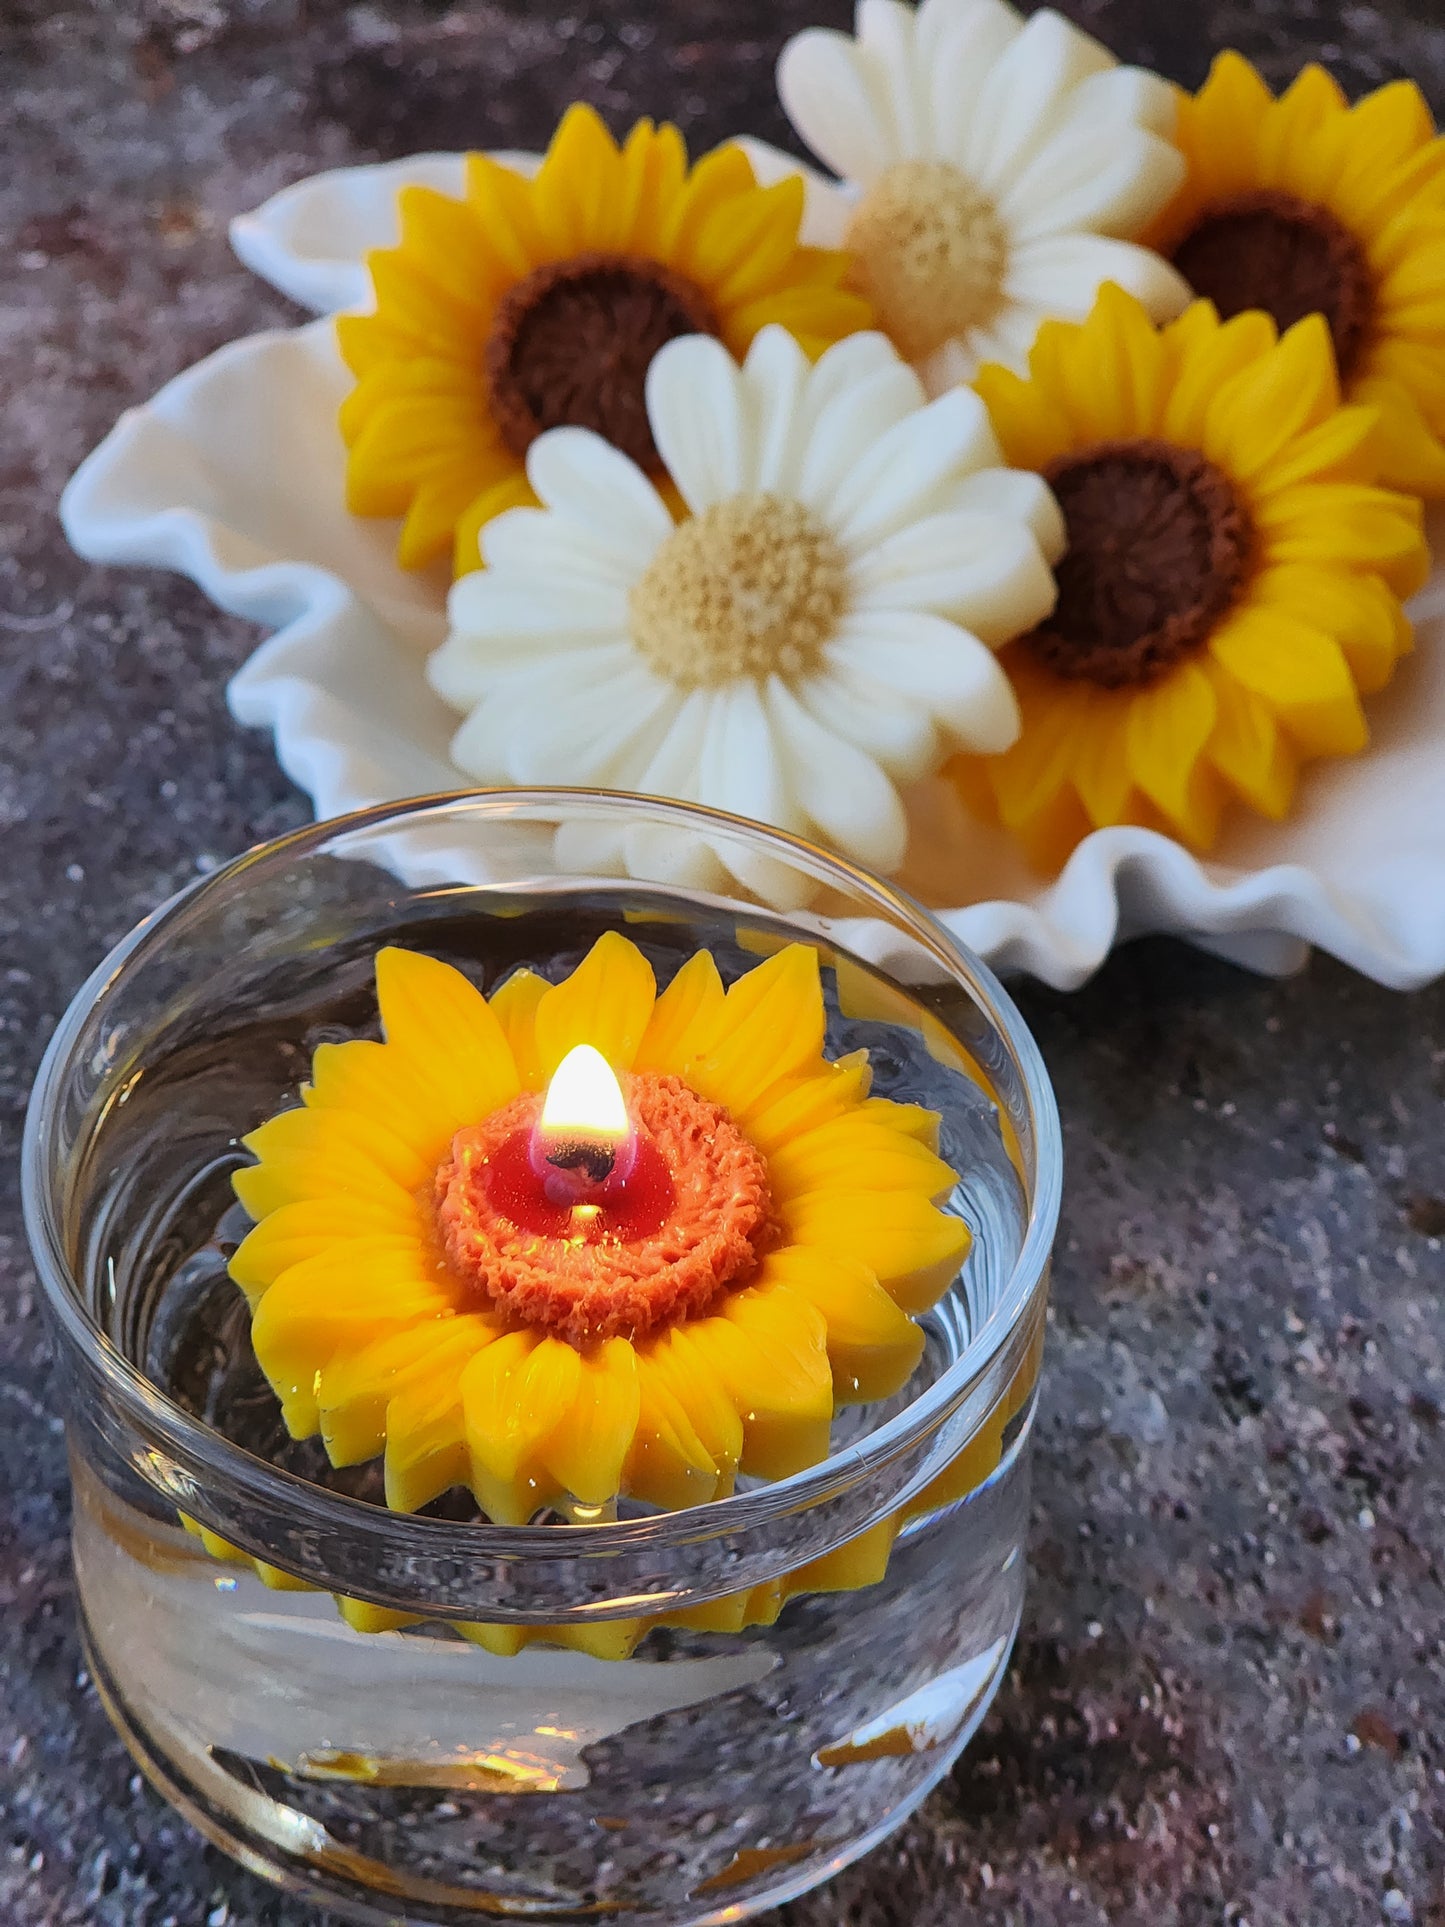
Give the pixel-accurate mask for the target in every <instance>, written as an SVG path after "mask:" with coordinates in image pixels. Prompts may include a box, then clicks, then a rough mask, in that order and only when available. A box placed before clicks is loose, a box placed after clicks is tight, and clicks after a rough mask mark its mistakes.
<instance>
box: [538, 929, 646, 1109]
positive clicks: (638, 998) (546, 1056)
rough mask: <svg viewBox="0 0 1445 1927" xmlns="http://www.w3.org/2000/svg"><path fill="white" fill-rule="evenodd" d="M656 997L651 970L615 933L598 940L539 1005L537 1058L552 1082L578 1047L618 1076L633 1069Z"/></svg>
mask: <svg viewBox="0 0 1445 1927" xmlns="http://www.w3.org/2000/svg"><path fill="white" fill-rule="evenodd" d="M656 996H657V980H656V978H655V977H654V976H653V974H652V965H651V964H650V963H649V962H648V961H647V959H646V957H644V956H643V954H642V952H641V951H640V950H639V949H638V948H637V945H636V944H635V943H629V942H628V940H627V938H626V937H623V936H620V935H619V934H618V933H617V932H616V931H615V930H608V931H606V932H605V933H604V934H603V935H602V936H600V937H599V938H598V939H597V941H596V943H595V944H593V946H592V948H591V950H589V951H588V953H587V955H586V956H585V957H584V958H583V959H582V961H581V963H580V964H578V966H577V968H576V969H575V970H574V971H573V972H572V974H571V976H570V977H568V978H567V979H566V980H565V981H564V982H562V983H560V984H554V985H553V986H552V988H551V989H550V990H548V992H547V994H546V996H545V997H543V998H541V999H540V1001H539V1002H538V1004H537V1012H536V1039H537V1058H538V1061H539V1063H540V1064H541V1067H542V1074H543V1076H544V1078H546V1077H550V1076H551V1075H552V1073H553V1071H555V1070H556V1068H557V1066H558V1065H559V1064H560V1063H561V1061H562V1059H563V1058H564V1057H565V1056H566V1055H567V1053H568V1051H569V1050H571V1049H572V1048H573V1047H574V1045H577V1044H591V1046H592V1047H593V1049H594V1050H599V1051H601V1053H602V1055H603V1056H604V1057H605V1058H606V1059H607V1061H608V1063H609V1064H610V1065H611V1066H612V1068H613V1070H614V1071H626V1070H631V1068H632V1064H633V1060H634V1059H635V1057H636V1055H637V1048H638V1045H639V1044H640V1043H641V1042H642V1039H643V1036H644V1035H645V1033H646V1030H647V1026H648V1022H649V1020H650V1019H651V1016H652V1010H653V1004H654V1002H655V1001H656Z"/></svg>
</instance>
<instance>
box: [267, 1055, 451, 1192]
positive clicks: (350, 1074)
mask: <svg viewBox="0 0 1445 1927" xmlns="http://www.w3.org/2000/svg"><path fill="white" fill-rule="evenodd" d="M301 1096H302V1100H303V1101H304V1102H305V1103H306V1104H307V1105H308V1106H309V1107H310V1108H311V1109H313V1110H323V1111H335V1110H345V1111H359V1112H360V1113H361V1114H362V1115H363V1116H367V1117H372V1118H376V1119H383V1118H384V1119H385V1121H386V1128H387V1130H388V1131H390V1132H391V1133H392V1134H393V1135H394V1136H396V1137H399V1138H401V1139H402V1140H403V1142H404V1143H406V1144H408V1145H410V1146H412V1148H413V1149H414V1150H415V1151H416V1153H417V1156H418V1158H419V1159H420V1160H421V1162H422V1164H423V1165H424V1166H425V1165H430V1166H431V1167H432V1168H433V1169H435V1167H436V1165H437V1164H438V1163H439V1162H440V1160H441V1159H442V1158H443V1157H444V1156H445V1154H446V1151H447V1149H448V1147H449V1146H450V1144H451V1141H452V1139H453V1137H454V1136H455V1135H456V1133H457V1132H458V1131H459V1130H460V1129H461V1128H462V1126H463V1125H464V1124H471V1123H475V1122H476V1120H475V1118H473V1117H470V1116H468V1115H466V1114H465V1113H463V1114H460V1115H459V1114H458V1113H457V1111H456V1110H455V1109H454V1108H452V1107H451V1106H450V1105H449V1104H448V1103H447V1101H446V1098H445V1095H444V1094H443V1093H441V1092H439V1091H438V1090H437V1088H436V1087H435V1085H433V1084H429V1083H428V1082H427V1081H426V1080H425V1079H424V1078H422V1077H420V1076H419V1075H418V1074H417V1071H416V1069H415V1067H414V1065H413V1064H412V1063H411V1061H410V1060H409V1059H408V1058H407V1057H406V1056H405V1055H404V1054H403V1053H402V1052H401V1051H399V1050H397V1049H396V1048H395V1046H394V1045H391V1044H375V1043H371V1042H370V1041H368V1040H366V1039H364V1038H357V1039H355V1040H354V1041H353V1042H351V1043H347V1044H318V1046H317V1047H316V1051H315V1053H314V1054H313V1056H312V1059H311V1082H310V1083H309V1084H308V1085H305V1086H304V1087H303V1089H302V1092H301Z"/></svg>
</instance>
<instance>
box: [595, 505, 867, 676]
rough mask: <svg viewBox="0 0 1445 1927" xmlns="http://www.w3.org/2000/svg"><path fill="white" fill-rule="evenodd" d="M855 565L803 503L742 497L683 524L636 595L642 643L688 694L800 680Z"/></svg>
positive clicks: (651, 663)
mask: <svg viewBox="0 0 1445 1927" xmlns="http://www.w3.org/2000/svg"><path fill="white" fill-rule="evenodd" d="M847 588H848V579H847V562H846V559H845V557H844V555H843V551H842V549H841V548H840V547H839V545H838V542H837V539H836V538H835V537H834V535H833V533H832V531H831V530H830V529H828V528H827V527H825V526H824V524H823V523H822V522H821V521H819V519H818V518H817V516H815V515H814V514H813V512H812V510H811V509H809V508H807V507H805V506H804V504H803V503H801V502H797V501H792V500H789V499H786V498H784V497H782V496H777V495H770V494H767V493H761V494H756V495H735V496H732V497H730V498H729V500H727V501H725V502H719V503H716V504H715V505H714V506H713V507H712V508H709V509H704V510H703V512H702V514H701V515H694V516H692V517H691V518H690V519H689V520H688V521H686V522H681V523H679V525H678V526H677V528H676V529H675V530H674V531H673V533H672V534H671V535H670V536H668V538H667V540H666V541H665V542H664V543H663V545H662V547H661V548H660V549H659V550H658V551H657V554H656V555H655V556H654V557H653V558H652V561H651V562H650V563H649V564H648V565H647V568H646V569H645V570H644V571H643V573H642V575H641V576H639V577H638V580H637V582H636V584H635V585H634V587H633V590H632V596H631V615H632V638H633V641H634V643H635V644H636V647H637V651H638V654H639V655H640V656H641V657H642V658H643V660H644V661H645V662H646V663H647V665H648V667H649V668H650V669H652V670H654V671H655V672H656V673H657V674H658V675H659V676H663V677H665V678H666V679H667V680H668V681H669V682H673V683H677V684H678V685H679V686H680V687H681V688H684V689H698V688H703V687H717V686H719V685H721V684H723V683H728V682H734V681H736V680H737V679H739V678H740V677H744V676H754V677H758V678H766V677H768V676H771V675H780V676H784V677H787V678H789V679H790V680H791V679H794V678H796V677H798V676H802V675H806V674H807V673H808V671H809V670H811V669H814V668H816V667H817V665H818V661H819V659H820V657H821V654H822V650H823V645H824V644H825V643H826V642H827V641H828V639H829V637H830V636H831V635H832V634H833V631H834V629H835V628H836V627H837V625H838V620H839V617H840V616H841V615H842V613H843V610H844V607H845V606H846V602H847Z"/></svg>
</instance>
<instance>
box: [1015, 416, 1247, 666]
mask: <svg viewBox="0 0 1445 1927" xmlns="http://www.w3.org/2000/svg"><path fill="white" fill-rule="evenodd" d="M1047 479H1048V481H1049V484H1050V486H1051V487H1052V489H1053V491H1054V494H1055V495H1056V496H1057V497H1058V502H1059V506H1060V508H1061V509H1062V510H1063V513H1064V520H1065V522H1066V524H1067V526H1068V544H1069V545H1068V549H1067V551H1066V553H1065V555H1064V558H1063V560H1062V561H1061V562H1060V563H1059V565H1058V567H1057V568H1056V570H1055V571H1054V573H1055V575H1056V577H1057V579H1058V585H1059V599H1058V603H1057V606H1056V607H1055V609H1054V612H1053V614H1052V615H1051V616H1050V617H1049V618H1048V620H1047V621H1046V622H1042V623H1040V624H1039V626H1038V628H1036V629H1034V630H1032V631H1030V633H1029V635H1028V636H1027V637H1025V639H1024V641H1025V645H1026V646H1027V647H1028V648H1029V649H1031V650H1032V651H1033V653H1034V654H1035V655H1036V656H1038V657H1039V658H1041V660H1042V661H1043V662H1045V663H1046V664H1047V665H1048V667H1049V668H1050V669H1052V670H1053V671H1054V672H1055V674H1056V675H1060V676H1067V677H1069V678H1071V679H1082V680H1084V681H1088V682H1094V683H1098V684H1100V685H1101V686H1102V687H1103V688H1105V689H1123V688H1127V687H1129V686H1131V685H1133V686H1138V685H1142V684H1145V683H1149V682H1153V681H1154V680H1155V679H1156V678H1157V677H1159V676H1161V675H1163V674H1164V673H1165V672H1166V671H1167V670H1169V669H1171V668H1172V667H1173V666H1174V664H1175V663H1177V662H1179V661H1181V660H1182V659H1183V658H1184V657H1185V656H1188V655H1190V654H1191V653H1192V652H1193V651H1194V650H1196V649H1198V648H1199V646H1200V645H1201V644H1202V643H1203V642H1205V641H1206V640H1207V638H1208V636H1209V633H1210V631H1211V630H1212V629H1213V627H1214V625H1215V624H1216V623H1217V622H1218V620H1219V618H1220V617H1221V616H1222V615H1223V614H1224V612H1225V611H1226V609H1228V607H1229V606H1230V604H1231V603H1232V602H1233V601H1234V598H1235V596H1236V595H1237V594H1238V593H1239V590H1240V588H1241V586H1242V585H1243V582H1244V577H1245V571H1246V568H1247V566H1248V562H1249V552H1250V538H1251V531H1250V525H1249V518H1248V516H1247V514H1246V513H1245V510H1244V508H1243V506H1242V505H1241V503H1240V500H1239V497H1238V496H1237V495H1236V494H1235V491H1234V488H1233V485H1232V484H1231V483H1230V482H1229V480H1228V479H1227V477H1226V476H1225V475H1223V474H1222V473H1221V471H1220V470H1219V469H1217V468H1216V467H1215V466H1214V464H1213V463H1212V462H1210V461H1208V460H1206V458H1205V457H1204V456H1203V455H1201V454H1199V453H1198V452H1197V451H1196V450H1194V449H1189V448H1176V447H1174V446H1173V445H1172V444H1171V443H1169V442H1160V441H1151V440H1147V439H1141V440H1138V441H1122V442H1099V443H1096V444H1095V445H1094V446H1093V447H1092V448H1086V449H1082V450H1080V451H1079V452H1078V453H1077V454H1073V455H1068V456H1065V457H1063V458H1062V459H1061V460H1060V461H1058V462H1055V463H1054V464H1053V466H1052V467H1051V468H1050V469H1049V470H1048V471H1047Z"/></svg>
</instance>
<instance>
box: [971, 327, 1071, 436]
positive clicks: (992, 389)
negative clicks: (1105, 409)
mask: <svg viewBox="0 0 1445 1927" xmlns="http://www.w3.org/2000/svg"><path fill="white" fill-rule="evenodd" d="M1065 325H1066V324H1065V323H1063V322H1059V321H1046V322H1045V323H1044V325H1043V328H1041V329H1040V330H1039V333H1040V336H1042V335H1043V334H1044V332H1045V331H1046V330H1048V329H1057V328H1062V327H1064V326H1065ZM973 385H974V388H975V389H976V390H977V392H978V393H979V394H980V395H981V396H982V397H983V401H984V405H985V406H986V407H987V409H988V412H989V418H990V420H991V421H992V423H993V431H994V433H995V435H997V436H998V439H999V445H1000V446H1001V447H1002V449H1003V451H1004V454H1005V455H1006V456H1007V458H1008V460H1009V463H1010V464H1011V466H1012V467H1014V468H1032V469H1038V470H1043V469H1046V468H1047V467H1048V466H1049V463H1050V462H1052V461H1054V460H1055V459H1056V458H1057V457H1058V456H1060V455H1062V454H1064V453H1065V452H1066V451H1067V450H1068V449H1070V448H1071V447H1072V446H1073V426H1072V424H1071V423H1070V421H1069V418H1068V417H1067V416H1066V415H1065V414H1063V413H1062V411H1061V410H1060V409H1059V408H1058V407H1057V406H1056V404H1055V403H1054V401H1053V399H1052V398H1051V396H1050V395H1049V394H1048V393H1046V392H1045V390H1044V388H1043V386H1042V384H1039V383H1035V382H1032V381H1026V380H1025V379H1024V378H1023V377H1022V376H1021V375H1016V374H1014V373H1013V371H1012V370H1011V369H1008V368H1002V367H1000V366H998V365H997V364H996V363H990V364H989V365H988V366H986V367H984V368H980V369H979V371H978V373H977V374H976V375H975V376H974V378H973Z"/></svg>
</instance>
